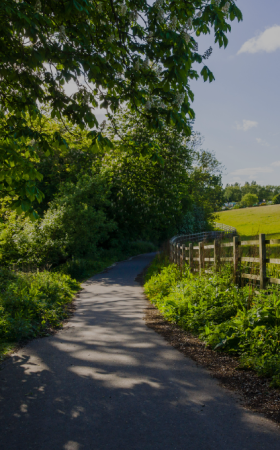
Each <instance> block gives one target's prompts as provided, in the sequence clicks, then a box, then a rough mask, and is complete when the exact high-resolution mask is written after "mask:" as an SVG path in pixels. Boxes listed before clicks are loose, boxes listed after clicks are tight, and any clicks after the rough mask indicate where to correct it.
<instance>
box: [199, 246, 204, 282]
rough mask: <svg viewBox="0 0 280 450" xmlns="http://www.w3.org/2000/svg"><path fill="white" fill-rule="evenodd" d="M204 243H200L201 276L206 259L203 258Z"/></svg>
mask: <svg viewBox="0 0 280 450" xmlns="http://www.w3.org/2000/svg"><path fill="white" fill-rule="evenodd" d="M203 253H204V252H203V242H199V256H198V257H199V275H201V272H202V269H203V267H204V264H203V263H204V258H203V256H204V255H203Z"/></svg>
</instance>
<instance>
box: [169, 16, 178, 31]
mask: <svg viewBox="0 0 280 450" xmlns="http://www.w3.org/2000/svg"><path fill="white" fill-rule="evenodd" d="M177 22H178V20H177V17H176V16H173V17H172V19H171V21H170V29H171V30H172V31H175V30H176V27H177Z"/></svg>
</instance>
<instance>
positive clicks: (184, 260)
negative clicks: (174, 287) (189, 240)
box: [182, 244, 186, 270]
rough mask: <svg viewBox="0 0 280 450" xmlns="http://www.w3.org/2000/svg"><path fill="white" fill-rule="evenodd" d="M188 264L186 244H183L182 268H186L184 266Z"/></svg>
mask: <svg viewBox="0 0 280 450" xmlns="http://www.w3.org/2000/svg"><path fill="white" fill-rule="evenodd" d="M185 264H186V246H185V244H183V245H182V269H183V270H184V266H185Z"/></svg>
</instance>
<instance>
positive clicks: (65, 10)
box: [0, 0, 242, 213]
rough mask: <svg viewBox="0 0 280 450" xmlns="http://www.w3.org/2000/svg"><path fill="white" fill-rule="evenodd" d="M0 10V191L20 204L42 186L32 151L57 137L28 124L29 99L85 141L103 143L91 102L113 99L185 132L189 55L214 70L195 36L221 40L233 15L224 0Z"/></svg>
mask: <svg viewBox="0 0 280 450" xmlns="http://www.w3.org/2000/svg"><path fill="white" fill-rule="evenodd" d="M0 17H1V19H2V20H1V25H0V41H1V46H0V61H1V65H0V120H1V124H0V161H1V172H0V181H1V185H0V192H1V193H2V195H7V194H12V195H13V196H15V195H16V196H17V197H18V201H17V203H15V205H14V206H15V207H21V208H22V209H23V210H24V211H26V212H28V211H29V212H30V213H31V212H32V203H33V202H34V200H35V199H36V200H38V201H41V200H42V195H43V194H42V192H41V191H40V190H39V189H38V187H37V183H36V182H37V181H38V180H40V179H41V174H40V172H38V171H37V170H36V169H35V168H34V165H33V163H34V160H36V159H38V152H44V153H45V154H48V153H49V152H51V150H52V145H51V144H55V145H57V146H62V147H63V146H65V145H67V142H65V140H64V139H63V137H62V136H61V134H60V132H59V130H53V132H52V133H51V143H50V141H49V139H48V138H46V136H45V135H44V133H43V132H41V131H40V130H38V129H37V128H36V126H34V122H35V123H36V121H37V120H40V119H41V110H40V108H39V105H43V106H46V105H49V108H50V114H51V117H52V118H55V117H56V118H58V119H62V120H68V121H69V122H71V123H72V124H73V125H78V126H79V127H80V128H82V129H87V130H88V137H89V138H90V139H92V142H93V144H98V143H101V144H102V143H103V144H105V145H106V144H108V141H107V140H106V139H105V138H103V137H102V133H101V129H100V127H99V124H98V121H97V119H96V116H95V113H94V108H96V107H97V106H99V107H101V108H106V109H107V110H108V112H109V113H113V114H114V113H115V112H116V111H117V110H118V108H119V106H120V105H121V104H123V103H126V104H127V105H128V106H129V107H130V108H131V109H132V111H134V112H135V111H137V112H139V113H140V114H142V115H143V117H146V118H148V119H149V124H150V127H151V128H153V129H157V130H159V129H162V128H163V127H164V125H165V123H166V122H167V123H172V124H174V126H175V127H176V128H177V129H178V130H179V131H180V130H184V132H185V134H186V135H190V123H189V121H190V120H192V119H193V118H194V112H193V110H192V108H191V102H192V100H193V93H192V91H191V89H190V86H189V82H190V81H191V80H192V79H196V78H198V77H199V74H198V72H197V67H198V64H201V65H202V70H201V71H200V75H201V76H202V77H203V79H204V81H207V80H209V81H210V82H211V81H212V80H213V79H214V76H213V74H212V72H211V71H210V70H209V68H208V67H207V66H206V65H205V61H206V59H207V58H208V57H209V56H210V54H211V49H208V50H207V51H206V52H202V53H199V51H198V44H197V38H198V37H199V36H200V35H201V34H208V33H210V32H211V29H213V31H214V35H215V41H216V42H218V43H219V45H220V47H222V46H226V45H227V43H228V39H227V37H226V34H227V32H229V31H230V30H231V26H230V24H229V22H230V21H233V20H234V19H235V18H237V19H238V21H240V20H242V14H241V12H240V10H239V9H238V8H237V6H236V4H235V2H234V0H230V1H226V0H192V1H191V2H185V1H184V0H178V1H176V2H174V1H170V0H156V1H155V2H154V3H153V4H150V3H149V2H147V1H146V0H133V1H129V0H126V1H125V0H120V1H119V0H117V1H114V2H105V1H99V0H98V1H95V0H80V1H77V0H70V1H64V0H62V1H59V2H57V1H53V0H51V1H49V0H48V1H47V0H2V1H1V4H0ZM67 83H71V84H72V86H74V88H73V89H72V93H71V94H70V93H69V89H66V87H67ZM94 127H95V128H94ZM93 128H94V129H93Z"/></svg>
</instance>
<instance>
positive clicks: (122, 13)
mask: <svg viewBox="0 0 280 450" xmlns="http://www.w3.org/2000/svg"><path fill="white" fill-rule="evenodd" d="M126 11H127V6H126V4H125V3H122V4H121V5H120V6H119V13H120V16H125V15H126Z"/></svg>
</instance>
